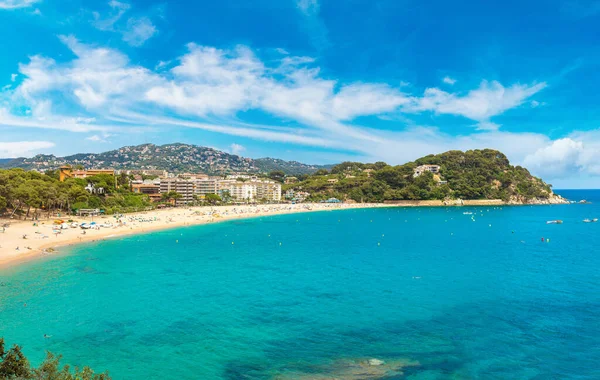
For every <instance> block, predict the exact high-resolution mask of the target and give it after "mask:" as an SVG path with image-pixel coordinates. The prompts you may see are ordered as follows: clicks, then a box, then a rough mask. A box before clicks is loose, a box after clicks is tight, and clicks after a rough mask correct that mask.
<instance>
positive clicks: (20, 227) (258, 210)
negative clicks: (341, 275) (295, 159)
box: [0, 203, 389, 268]
mask: <svg viewBox="0 0 600 380" xmlns="http://www.w3.org/2000/svg"><path fill="white" fill-rule="evenodd" d="M373 207H389V205H384V204H364V203H363V204H324V203H310V204H309V203H304V204H295V205H292V204H281V205H256V206H253V205H242V206H219V207H211V206H203V207H189V208H174V209H164V210H153V211H147V212H141V213H133V214H124V215H121V216H119V217H115V216H112V215H107V216H100V217H94V218H93V222H95V223H96V224H97V225H104V224H107V223H108V224H109V226H107V227H100V226H99V227H96V228H91V229H86V230H82V229H81V228H79V227H77V228H71V227H70V228H66V229H59V228H58V227H57V225H55V224H54V219H49V220H40V221H36V222H33V221H14V220H10V219H0V226H2V225H6V224H8V227H6V228H2V227H0V268H3V267H7V266H9V265H16V264H19V263H23V262H26V261H29V260H34V259H36V258H40V257H43V256H44V255H51V254H55V253H57V252H59V248H60V247H64V246H70V245H74V244H79V243H82V242H90V241H96V240H103V239H108V238H112V237H118V236H124V235H130V234H137V233H144V232H150V231H156V230H162V229H167V228H176V227H182V226H191V225H199V224H206V223H215V222H221V221H226V220H232V219H240V218H251V217H257V216H268V215H280V214H290V213H299V212H314V211H327V210H340V209H351V208H373ZM62 219H63V220H65V221H66V220H73V222H76V223H83V222H87V223H90V222H92V218H89V217H87V218H82V217H76V216H69V217H64V218H62ZM2 231H4V232H2Z"/></svg>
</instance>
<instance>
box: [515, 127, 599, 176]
mask: <svg viewBox="0 0 600 380" xmlns="http://www.w3.org/2000/svg"><path fill="white" fill-rule="evenodd" d="M524 164H525V165H526V166H527V167H529V168H530V169H531V170H532V171H535V172H536V173H539V174H540V175H543V176H546V177H547V178H562V177H567V176H571V175H574V174H577V173H584V174H587V175H600V132H599V131H593V132H576V133H574V134H573V135H572V136H570V137H565V138H562V139H558V140H555V141H552V142H550V143H549V144H547V145H545V146H543V147H541V148H539V149H537V150H536V151H535V152H534V153H532V154H529V155H528V156H527V157H525V159H524Z"/></svg>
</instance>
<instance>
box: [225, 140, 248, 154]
mask: <svg viewBox="0 0 600 380" xmlns="http://www.w3.org/2000/svg"><path fill="white" fill-rule="evenodd" d="M229 149H230V151H231V153H232V154H235V155H237V156H239V155H241V154H242V153H243V152H244V151H245V150H246V148H245V147H244V146H242V145H240V144H236V143H233V144H231V145H230V146H229Z"/></svg>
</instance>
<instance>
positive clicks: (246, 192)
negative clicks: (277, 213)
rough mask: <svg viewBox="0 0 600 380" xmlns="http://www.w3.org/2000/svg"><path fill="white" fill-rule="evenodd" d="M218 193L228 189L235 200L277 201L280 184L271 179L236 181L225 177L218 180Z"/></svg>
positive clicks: (279, 194)
mask: <svg viewBox="0 0 600 380" xmlns="http://www.w3.org/2000/svg"><path fill="white" fill-rule="evenodd" d="M218 188H219V194H221V195H222V194H223V191H225V190H227V191H229V195H230V196H231V198H232V199H235V200H237V201H249V202H254V201H261V200H267V201H270V202H279V201H280V200H281V184H280V183H277V182H273V181H259V180H255V181H246V182H242V181H237V180H231V179H225V180H221V181H219V185H218Z"/></svg>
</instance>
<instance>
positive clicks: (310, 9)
mask: <svg viewBox="0 0 600 380" xmlns="http://www.w3.org/2000/svg"><path fill="white" fill-rule="evenodd" d="M296 6H297V7H298V9H300V11H301V12H302V13H304V14H306V15H314V14H316V13H319V1H318V0H298V1H297V2H296Z"/></svg>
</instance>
